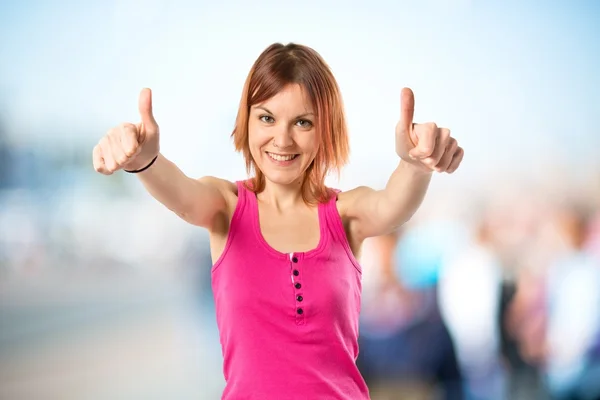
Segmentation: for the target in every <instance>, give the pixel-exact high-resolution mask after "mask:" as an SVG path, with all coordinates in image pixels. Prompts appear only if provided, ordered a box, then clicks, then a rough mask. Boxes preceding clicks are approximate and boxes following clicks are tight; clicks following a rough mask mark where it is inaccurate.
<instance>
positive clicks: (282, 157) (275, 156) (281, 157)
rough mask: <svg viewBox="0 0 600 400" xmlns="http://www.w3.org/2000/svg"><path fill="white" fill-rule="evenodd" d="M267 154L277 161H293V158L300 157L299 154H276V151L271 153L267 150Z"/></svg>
mask: <svg viewBox="0 0 600 400" xmlns="http://www.w3.org/2000/svg"><path fill="white" fill-rule="evenodd" d="M267 155H268V156H269V158H271V159H272V160H275V161H292V160H293V159H295V158H296V157H298V155H299V154H276V153H269V152H268V151H267Z"/></svg>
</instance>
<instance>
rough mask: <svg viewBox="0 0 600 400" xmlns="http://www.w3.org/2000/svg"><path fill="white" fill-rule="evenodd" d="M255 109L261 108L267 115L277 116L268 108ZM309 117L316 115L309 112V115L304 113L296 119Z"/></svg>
mask: <svg viewBox="0 0 600 400" xmlns="http://www.w3.org/2000/svg"><path fill="white" fill-rule="evenodd" d="M255 108H260V109H261V110H263V111H266V112H267V113H269V114H271V115H275V114H273V113H272V112H271V111H270V110H269V109H268V108H266V107H263V106H256V107H255ZM309 115H312V116H314V115H315V114H314V113H312V112H308V113H304V114H301V115H298V116H297V117H296V118H303V117H308V116H309Z"/></svg>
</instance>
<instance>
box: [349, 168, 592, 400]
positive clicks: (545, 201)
mask: <svg viewBox="0 0 600 400" xmlns="http://www.w3.org/2000/svg"><path fill="white" fill-rule="evenodd" d="M515 179H516V178H515ZM592 192H593V191H592ZM490 195H491V198H490ZM467 201H468V202H469V207H467V208H466V209H465V211H464V212H456V213H455V215H452V214H450V215H449V214H448V213H444V217H443V218H439V217H436V213H435V212H432V213H430V214H426V213H425V214H426V215H423V216H422V218H420V219H418V220H417V221H415V222H414V223H411V224H409V225H407V226H406V227H405V229H403V231H402V232H399V233H398V234H394V235H390V236H387V237H380V238H374V239H372V240H371V241H370V242H369V243H368V244H367V246H366V248H365V260H364V262H363V263H364V264H365V268H366V270H367V271H369V273H370V274H371V275H370V276H368V277H367V278H368V279H366V285H365V289H364V291H365V294H364V296H365V297H364V308H363V326H362V331H361V332H362V336H361V338H362V339H361V341H362V343H361V351H362V352H361V356H360V357H359V365H360V366H361V368H362V369H363V372H364V373H365V375H366V377H367V379H368V380H369V383H370V386H371V390H372V394H373V399H374V400H384V399H405V398H406V399H429V398H445V399H455V398H456V399H458V398H466V399H473V400H474V399H477V400H479V399H482V400H483V399H599V398H600V241H599V238H600V207H599V206H598V205H599V204H600V202H599V201H598V197H597V196H595V195H594V194H592V193H591V192H590V191H589V190H582V191H579V192H574V193H569V195H565V194H564V192H563V193H556V194H555V195H554V196H550V195H549V193H547V192H546V193H541V192H536V191H533V192H532V191H531V190H529V191H527V190H524V191H521V192H519V193H517V194H516V195H510V196H509V195H506V194H505V193H502V192H501V191H500V190H497V191H495V192H492V193H488V194H487V195H486V199H485V200H484V201H481V202H479V204H476V202H474V201H473V199H472V198H471V199H467ZM433 208H434V209H435V206H434V207H433ZM463 395H464V397H462V396H463ZM432 396H433V397H432Z"/></svg>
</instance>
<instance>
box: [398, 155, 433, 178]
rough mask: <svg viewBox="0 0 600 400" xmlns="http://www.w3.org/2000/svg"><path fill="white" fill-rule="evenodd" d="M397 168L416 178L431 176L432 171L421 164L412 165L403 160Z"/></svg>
mask: <svg viewBox="0 0 600 400" xmlns="http://www.w3.org/2000/svg"><path fill="white" fill-rule="evenodd" d="M398 168H401V169H403V170H406V171H407V172H409V173H411V174H414V175H417V176H431V175H433V170H431V169H430V168H428V167H426V166H425V165H423V164H421V163H413V162H410V161H407V160H404V159H400V163H399V165H398Z"/></svg>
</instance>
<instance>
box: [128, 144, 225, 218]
mask: <svg viewBox="0 0 600 400" xmlns="http://www.w3.org/2000/svg"><path fill="white" fill-rule="evenodd" d="M137 175H138V177H139V179H140V181H141V182H142V184H143V185H144V187H145V188H146V190H147V191H148V193H150V194H151V195H152V197H154V198H155V199H156V200H157V201H159V202H160V203H162V204H163V205H164V206H165V207H167V208H168V209H169V210H171V211H173V212H174V213H175V214H177V215H178V216H180V217H181V218H182V219H184V220H185V221H187V222H189V223H191V224H194V225H198V226H201V227H204V228H208V229H211V228H212V225H213V223H214V221H215V217H217V216H218V215H219V214H220V213H222V212H225V211H226V209H227V203H226V201H225V196H224V193H223V191H226V190H228V186H231V185H232V184H231V183H230V182H227V181H223V180H221V179H217V178H213V177H209V176H207V177H203V178H201V179H193V178H190V177H188V176H187V175H185V174H184V173H183V172H182V171H181V170H180V169H179V168H178V167H177V165H175V164H174V163H173V162H171V161H169V160H168V159H167V158H165V157H164V156H163V155H162V154H159V155H158V158H157V159H156V162H155V163H154V164H153V165H152V166H151V167H150V168H148V169H147V170H145V171H143V172H140V173H139V174H137Z"/></svg>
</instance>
